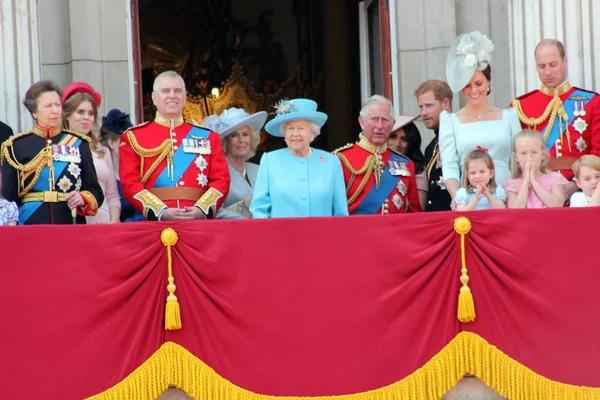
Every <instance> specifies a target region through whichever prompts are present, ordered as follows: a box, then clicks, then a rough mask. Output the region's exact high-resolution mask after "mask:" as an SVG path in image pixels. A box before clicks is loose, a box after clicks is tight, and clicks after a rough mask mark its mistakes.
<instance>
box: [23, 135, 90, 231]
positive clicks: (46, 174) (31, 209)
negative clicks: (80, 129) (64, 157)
mask: <svg viewBox="0 0 600 400" xmlns="http://www.w3.org/2000/svg"><path fill="white" fill-rule="evenodd" d="M79 144H81V139H77V141H76V142H75V143H74V144H73V145H72V146H73V147H79ZM52 165H54V184H55V185H56V182H57V179H58V178H59V177H60V176H61V175H62V173H63V172H64V170H65V168H67V165H69V163H68V162H66V161H56V160H53V161H52ZM49 178H50V170H49V169H48V166H45V167H44V168H43V169H42V172H41V173H40V177H39V179H38V181H37V182H36V183H35V185H33V188H32V189H31V192H47V191H49V190H50V185H49V184H48V179H49ZM42 204H44V202H43V201H32V202H29V203H23V204H22V205H21V207H19V225H23V224H25V222H27V220H29V218H31V216H32V215H33V214H35V212H36V211H37V210H38V208H40V207H41V205H42Z"/></svg>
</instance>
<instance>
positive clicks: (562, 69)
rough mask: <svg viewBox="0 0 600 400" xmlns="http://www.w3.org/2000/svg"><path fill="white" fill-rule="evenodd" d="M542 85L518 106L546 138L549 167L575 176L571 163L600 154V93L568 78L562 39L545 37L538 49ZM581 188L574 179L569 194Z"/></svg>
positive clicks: (522, 116) (526, 122)
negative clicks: (590, 155)
mask: <svg viewBox="0 0 600 400" xmlns="http://www.w3.org/2000/svg"><path fill="white" fill-rule="evenodd" d="M535 60H536V65H537V71H538V75H539V77H540V80H541V81H542V87H541V88H540V89H539V90H534V91H532V92H529V93H527V94H524V95H523V96H521V97H519V98H517V99H516V100H515V101H514V102H513V104H512V105H513V106H514V107H515V108H516V110H517V114H518V115H519V119H520V120H521V125H522V126H523V128H524V129H535V130H538V131H540V132H541V133H542V135H543V136H544V138H545V139H546V148H547V149H548V151H549V153H550V162H549V164H548V166H549V168H550V169H552V170H555V171H560V172H561V173H562V174H563V175H564V176H565V177H566V178H567V179H570V178H572V177H573V172H572V171H571V166H572V165H573V163H574V162H575V160H577V159H578V158H579V157H581V156H582V155H585V154H594V155H597V156H600V96H599V95H598V93H595V92H592V91H589V90H585V89H580V88H577V87H574V86H571V84H570V83H569V81H568V80H567V57H566V55H565V48H564V46H563V44H562V43H561V42H559V41H558V40H555V39H544V40H542V41H541V42H540V43H539V44H538V45H537V47H536V49H535ZM576 190H577V186H576V185H575V182H570V183H569V186H568V187H567V195H568V196H569V197H570V195H571V194H572V193H573V192H575V191H576Z"/></svg>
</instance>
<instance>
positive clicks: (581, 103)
mask: <svg viewBox="0 0 600 400" xmlns="http://www.w3.org/2000/svg"><path fill="white" fill-rule="evenodd" d="M579 105H580V107H579V116H581V117H585V114H586V113H585V105H584V104H583V101H581V102H579Z"/></svg>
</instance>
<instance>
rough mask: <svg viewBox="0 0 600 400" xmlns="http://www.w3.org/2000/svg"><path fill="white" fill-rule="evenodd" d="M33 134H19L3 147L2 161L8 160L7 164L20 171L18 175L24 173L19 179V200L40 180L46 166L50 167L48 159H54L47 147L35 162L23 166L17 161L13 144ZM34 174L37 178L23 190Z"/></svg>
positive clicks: (34, 159)
mask: <svg viewBox="0 0 600 400" xmlns="http://www.w3.org/2000/svg"><path fill="white" fill-rule="evenodd" d="M31 133H33V132H32V131H27V132H23V133H19V134H18V135H15V136H13V137H11V138H10V139H8V140H7V141H6V142H4V144H3V145H2V161H3V162H4V160H6V162H7V163H8V164H9V165H10V166H11V167H13V168H14V169H16V170H17V171H18V173H17V175H19V172H21V173H22V176H19V179H18V181H19V183H18V193H17V196H18V197H19V198H23V197H24V196H25V195H26V194H27V193H29V192H30V191H31V189H32V188H33V186H34V185H35V184H36V183H37V181H38V180H39V179H40V174H41V173H42V170H43V169H44V167H45V166H46V165H48V159H49V158H50V159H52V148H50V147H45V148H44V149H42V151H40V152H39V153H38V154H37V155H36V156H35V157H34V158H33V160H31V161H29V162H28V163H27V164H21V163H20V162H18V161H17V157H16V156H15V152H14V147H13V142H14V141H15V140H16V139H18V138H20V137H23V136H26V135H29V134H31ZM33 173H35V176H34V177H33V179H32V180H31V182H29V184H28V185H27V186H26V187H24V188H23V189H22V190H21V185H22V184H23V183H24V182H25V179H27V177H29V176H30V175H31V174H33Z"/></svg>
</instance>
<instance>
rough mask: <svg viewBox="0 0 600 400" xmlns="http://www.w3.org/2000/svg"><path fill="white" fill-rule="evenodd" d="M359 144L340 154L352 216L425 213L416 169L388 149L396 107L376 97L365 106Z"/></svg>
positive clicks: (339, 150) (347, 148)
mask: <svg viewBox="0 0 600 400" xmlns="http://www.w3.org/2000/svg"><path fill="white" fill-rule="evenodd" d="M358 122H359V123H360V126H361V128H362V130H363V131H362V133H361V134H360V136H359V140H358V142H356V144H348V145H346V146H344V147H342V148H340V149H338V150H336V151H334V154H336V155H337V156H338V157H339V158H340V161H341V162H342V169H343V171H344V180H345V181H346V193H347V197H348V211H349V213H350V214H381V215H386V214H397V213H407V212H417V211H421V205H420V203H419V195H418V194H417V182H416V179H415V166H414V164H413V162H412V161H411V160H409V159H408V157H406V156H404V155H402V154H399V153H396V152H394V151H392V150H390V149H388V148H387V140H388V138H389V137H390V134H391V133H392V127H393V125H394V112H393V107H392V103H391V102H390V101H389V100H388V99H386V98H385V97H382V96H379V95H374V96H372V97H370V98H369V99H368V100H367V101H366V103H365V105H364V106H363V108H362V110H361V112H360V117H359V118H358Z"/></svg>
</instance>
